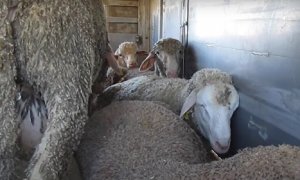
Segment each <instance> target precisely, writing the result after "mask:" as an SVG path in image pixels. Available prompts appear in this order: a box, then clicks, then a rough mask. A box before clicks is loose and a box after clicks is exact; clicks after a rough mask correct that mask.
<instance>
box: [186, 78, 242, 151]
mask: <svg viewBox="0 0 300 180" xmlns="http://www.w3.org/2000/svg"><path fill="white" fill-rule="evenodd" d="M188 103H189V104H190V105H188V107H194V113H193V122H194V123H195V124H196V126H197V128H198V129H199V130H200V132H201V134H202V135H203V136H204V137H205V138H207V139H208V140H209V142H210V144H211V146H212V148H213V149H214V150H215V151H216V152H217V153H219V154H223V153H226V152H227V151H228V149H229V147H230V141H231V130H230V119H231V117H232V114H233V112H234V111H235V110H236V109H237V107H238V105H239V96H238V93H237V91H236V90H235V88H234V87H233V86H232V85H230V84H225V83H218V84H213V85H207V86H205V87H204V88H202V89H200V90H199V91H198V92H197V90H194V91H193V92H192V93H191V94H190V95H189V97H188V98H187V100H186V102H185V104H184V105H183V106H187V104H188ZM185 108H186V107H185Z"/></svg>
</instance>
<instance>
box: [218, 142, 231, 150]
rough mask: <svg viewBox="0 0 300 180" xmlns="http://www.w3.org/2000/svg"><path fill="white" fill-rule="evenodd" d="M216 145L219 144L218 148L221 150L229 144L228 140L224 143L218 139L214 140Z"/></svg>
mask: <svg viewBox="0 0 300 180" xmlns="http://www.w3.org/2000/svg"><path fill="white" fill-rule="evenodd" d="M216 145H217V146H219V148H220V149H221V150H227V149H228V148H229V146H230V140H228V141H226V142H225V143H224V142H222V143H221V142H219V141H216Z"/></svg>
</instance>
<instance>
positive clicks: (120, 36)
mask: <svg viewBox="0 0 300 180" xmlns="http://www.w3.org/2000/svg"><path fill="white" fill-rule="evenodd" d="M135 36H136V34H124V33H108V38H109V41H110V45H111V46H112V48H113V51H115V50H116V49H117V48H118V47H119V44H121V43H122V42H125V41H131V42H135Z"/></svg>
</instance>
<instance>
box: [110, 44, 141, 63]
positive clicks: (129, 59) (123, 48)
mask: <svg viewBox="0 0 300 180" xmlns="http://www.w3.org/2000/svg"><path fill="white" fill-rule="evenodd" d="M137 51H138V46H137V44H136V43H135V42H123V43H121V44H120V45H119V47H118V49H117V50H116V51H115V55H117V56H118V61H119V62H120V64H121V65H124V63H122V62H125V65H126V67H127V68H133V67H136V66H137V56H136V53H137Z"/></svg>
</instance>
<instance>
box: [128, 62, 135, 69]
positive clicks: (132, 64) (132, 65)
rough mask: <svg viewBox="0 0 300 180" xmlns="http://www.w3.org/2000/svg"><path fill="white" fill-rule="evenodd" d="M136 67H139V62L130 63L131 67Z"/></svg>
mask: <svg viewBox="0 0 300 180" xmlns="http://www.w3.org/2000/svg"><path fill="white" fill-rule="evenodd" d="M135 67H137V63H131V64H129V68H135Z"/></svg>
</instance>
